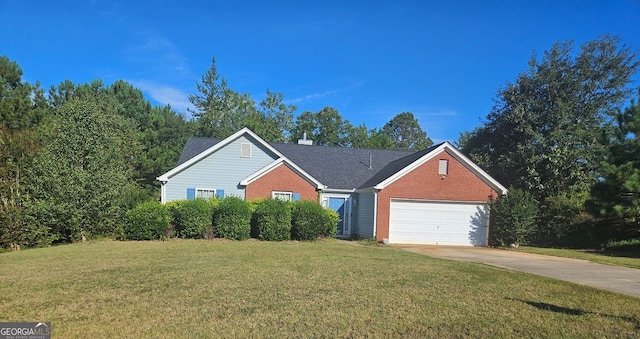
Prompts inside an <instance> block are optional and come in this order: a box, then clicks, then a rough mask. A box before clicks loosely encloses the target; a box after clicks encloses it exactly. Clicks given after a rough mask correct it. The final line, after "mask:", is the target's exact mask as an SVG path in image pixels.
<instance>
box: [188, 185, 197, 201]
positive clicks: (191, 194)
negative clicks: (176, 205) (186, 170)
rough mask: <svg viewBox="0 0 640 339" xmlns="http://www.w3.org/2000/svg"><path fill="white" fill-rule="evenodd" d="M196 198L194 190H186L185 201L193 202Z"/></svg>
mask: <svg viewBox="0 0 640 339" xmlns="http://www.w3.org/2000/svg"><path fill="white" fill-rule="evenodd" d="M195 198H196V189H195V188H187V200H193V199H195Z"/></svg>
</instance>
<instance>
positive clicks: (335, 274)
mask: <svg viewBox="0 0 640 339" xmlns="http://www.w3.org/2000/svg"><path fill="white" fill-rule="evenodd" d="M0 268H1V269H0V321H50V322H51V323H52V332H53V336H54V337H58V338H74V337H89V336H91V337H130V338H133V337H136V338H139V337H146V338H149V337H160V338H162V337H167V338H173V337H191V338H207V337H274V338H281V337H400V336H403V337H454V338H456V337H458V338H460V337H608V338H610V337H637V336H638V333H640V299H638V298H632V297H627V296H622V295H618V294H614V293H610V292H605V291H600V290H596V289H593V288H589V287H584V286H578V285H574V284H570V283H564V282H561V281H557V280H552V279H548V278H543V277H537V276H533V275H528V274H524V273H516V272H512V271H508V270H502V269H499V268H493V267H487V266H484V265H478V264H472V263H462V262H455V261H446V260H439V259H435V258H430V257H427V256H422V255H418V254H413V253H409V252H405V251H402V250H400V249H395V248H389V247H383V246H362V245H358V244H357V243H347V242H339V241H335V240H327V241H319V242H311V243H308V242H305V243H303V242H282V243H273V242H260V241H244V242H233V241H204V240H203V241H182V240H175V241H174V240H172V241H165V242H160V241H158V242H115V241H101V242H90V243H85V244H74V245H66V246H58V247H51V248H42V249H32V250H26V251H21V252H14V253H3V254H0Z"/></svg>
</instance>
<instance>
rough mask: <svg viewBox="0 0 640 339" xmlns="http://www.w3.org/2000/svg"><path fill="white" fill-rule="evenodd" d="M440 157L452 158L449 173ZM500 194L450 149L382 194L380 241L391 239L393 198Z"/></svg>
mask: <svg viewBox="0 0 640 339" xmlns="http://www.w3.org/2000/svg"><path fill="white" fill-rule="evenodd" d="M439 160H448V161H449V168H448V174H447V175H446V176H445V177H444V179H443V178H442V176H441V175H439V174H438V164H439ZM497 196H498V193H497V192H496V191H495V190H494V189H493V188H491V186H489V185H487V184H486V183H485V182H484V181H482V180H481V179H480V178H479V177H478V176H476V175H475V174H474V173H473V172H471V171H469V170H468V169H467V168H466V167H465V166H464V165H462V164H461V163H460V162H459V161H458V160H456V159H455V158H454V157H452V156H451V155H450V154H449V153H447V152H446V151H443V152H441V153H440V154H438V155H436V156H435V157H433V158H432V159H430V160H429V161H427V162H425V163H424V164H422V165H420V166H419V167H418V168H415V169H414V170H413V171H411V172H409V173H407V174H405V175H404V176H403V177H401V178H400V179H398V180H396V181H395V182H393V183H392V184H390V185H389V186H387V187H385V188H384V189H382V190H381V191H380V192H379V193H378V218H377V224H378V225H377V235H376V238H377V239H378V240H382V239H384V238H389V208H390V203H391V199H392V198H404V199H424V200H438V201H469V202H484V201H487V200H489V199H490V198H492V197H493V198H496V197H497Z"/></svg>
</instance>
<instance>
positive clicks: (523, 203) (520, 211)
mask: <svg viewBox="0 0 640 339" xmlns="http://www.w3.org/2000/svg"><path fill="white" fill-rule="evenodd" d="M537 213H538V204H537V202H536V201H535V199H534V198H533V196H532V195H531V193H529V192H527V191H523V190H521V189H514V188H512V189H510V190H509V194H508V195H505V196H503V197H501V198H499V199H498V200H496V201H494V202H492V205H491V218H493V220H494V223H493V236H494V237H495V239H496V241H497V242H498V243H499V244H500V245H501V246H506V247H508V246H514V247H518V246H519V245H520V244H523V243H525V242H526V241H527V240H529V237H530V236H531V235H533V234H534V233H535V232H536V228H537V225H536V216H537Z"/></svg>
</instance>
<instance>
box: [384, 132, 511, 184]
mask: <svg viewBox="0 0 640 339" xmlns="http://www.w3.org/2000/svg"><path fill="white" fill-rule="evenodd" d="M444 151H446V152H447V153H449V154H450V155H451V156H452V157H453V158H454V159H456V160H458V161H459V162H460V163H461V164H462V165H463V166H464V167H466V168H467V169H468V170H469V171H471V172H473V173H474V174H475V175H477V176H478V177H479V178H480V179H481V180H482V181H484V182H485V183H486V184H487V185H489V186H491V187H492V188H493V189H495V190H496V191H497V192H498V193H500V194H506V193H507V189H506V188H505V187H504V186H502V185H501V184H500V183H499V182H497V181H496V180H495V179H493V178H492V177H491V176H490V175H489V174H488V173H487V172H485V171H484V170H482V169H481V168H480V167H478V165H476V164H475V163H474V162H473V161H471V160H470V159H469V158H467V157H466V156H465V155H464V154H462V153H461V152H460V151H458V150H457V149H456V148H455V147H453V146H452V145H451V144H450V143H448V142H444V143H442V144H439V145H437V146H434V147H431V148H429V149H426V150H424V151H421V152H416V153H415V154H412V155H411V156H408V157H406V159H401V160H400V161H398V164H390V166H394V167H395V169H398V170H397V171H396V172H395V173H393V174H392V175H390V176H389V177H387V178H385V179H384V180H382V181H380V182H379V183H378V184H375V185H374V186H373V187H374V188H375V189H379V190H381V189H384V188H385V187H387V186H389V185H390V184H392V183H393V182H394V181H396V180H398V179H400V178H401V177H403V176H404V175H405V174H407V173H409V172H411V171H412V170H414V169H415V168H417V167H418V166H420V165H422V164H424V163H425V162H427V161H429V160H431V159H433V158H434V157H435V156H437V155H438V154H440V153H441V152H444ZM389 172H392V171H389ZM372 183H373V181H372Z"/></svg>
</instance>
